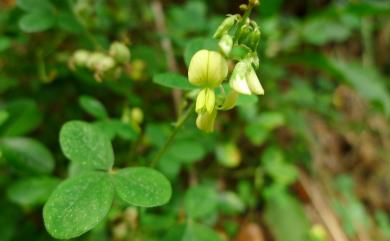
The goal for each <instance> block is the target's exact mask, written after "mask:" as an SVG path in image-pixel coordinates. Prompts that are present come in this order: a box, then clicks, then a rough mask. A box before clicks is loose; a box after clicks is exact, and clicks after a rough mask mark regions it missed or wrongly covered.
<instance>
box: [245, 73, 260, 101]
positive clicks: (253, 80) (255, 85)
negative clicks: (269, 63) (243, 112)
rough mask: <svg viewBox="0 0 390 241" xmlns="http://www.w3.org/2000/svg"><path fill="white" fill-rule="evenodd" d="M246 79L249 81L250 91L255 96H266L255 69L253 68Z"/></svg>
mask: <svg viewBox="0 0 390 241" xmlns="http://www.w3.org/2000/svg"><path fill="white" fill-rule="evenodd" d="M246 78H247V81H248V86H249V89H250V91H251V92H252V93H253V94H256V95H264V89H263V86H261V83H260V81H259V78H257V74H256V72H255V70H254V69H253V68H251V70H250V71H249V73H248V74H247V77H246Z"/></svg>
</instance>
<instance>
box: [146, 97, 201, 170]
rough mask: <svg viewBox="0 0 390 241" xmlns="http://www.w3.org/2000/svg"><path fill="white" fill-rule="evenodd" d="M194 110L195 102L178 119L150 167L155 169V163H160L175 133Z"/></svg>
mask: <svg viewBox="0 0 390 241" xmlns="http://www.w3.org/2000/svg"><path fill="white" fill-rule="evenodd" d="M194 109H195V102H193V103H192V104H191V105H190V107H188V109H187V110H186V111H185V112H184V113H183V114H182V115H181V116H180V117H179V119H178V120H177V122H176V124H175V128H174V129H173V131H172V132H171V134H170V135H169V137H168V139H167V140H166V142H165V143H164V145H163V147H162V148H161V149H160V150H159V151H158V153H157V154H156V156H155V157H154V159H153V160H152V162H151V163H150V166H151V167H155V166H156V165H157V163H158V162H159V161H160V159H161V158H162V157H163V156H164V154H165V152H166V151H167V150H168V148H169V147H170V145H171V144H172V142H173V140H174V139H175V137H176V135H177V133H178V132H179V130H180V128H181V127H182V126H183V125H184V124H185V123H186V121H187V120H188V119H189V118H190V116H191V114H192V113H193V111H194Z"/></svg>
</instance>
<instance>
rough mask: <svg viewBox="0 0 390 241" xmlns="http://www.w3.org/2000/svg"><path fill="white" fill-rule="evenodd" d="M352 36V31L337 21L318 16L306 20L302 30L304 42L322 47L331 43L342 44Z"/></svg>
mask: <svg viewBox="0 0 390 241" xmlns="http://www.w3.org/2000/svg"><path fill="white" fill-rule="evenodd" d="M351 34H352V29H351V28H350V27H348V26H347V25H346V24H343V23H342V22H340V21H338V20H337V19H334V18H331V17H328V16H318V17H315V18H312V19H310V20H308V21H307V22H306V23H305V24H304V25H303V29H302V35H303V38H304V40H305V41H307V42H308V43H311V44H315V45H322V44H325V43H328V42H331V41H334V42H342V41H344V40H346V39H347V38H348V37H349V36H350V35H351Z"/></svg>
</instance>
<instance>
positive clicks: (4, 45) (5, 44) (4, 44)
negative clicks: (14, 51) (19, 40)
mask: <svg viewBox="0 0 390 241" xmlns="http://www.w3.org/2000/svg"><path fill="white" fill-rule="evenodd" d="M11 43H12V42H11V38H7V37H0V52H2V51H4V50H6V49H8V48H9V47H10V46H11Z"/></svg>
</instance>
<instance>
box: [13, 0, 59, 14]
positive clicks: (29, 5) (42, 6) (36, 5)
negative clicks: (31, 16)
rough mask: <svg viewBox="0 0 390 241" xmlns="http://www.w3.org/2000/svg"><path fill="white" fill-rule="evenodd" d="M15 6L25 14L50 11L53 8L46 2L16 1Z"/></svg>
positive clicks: (46, 0)
mask: <svg viewBox="0 0 390 241" xmlns="http://www.w3.org/2000/svg"><path fill="white" fill-rule="evenodd" d="M16 4H17V6H18V7H20V8H21V9H23V10H24V11H27V12H35V11H44V10H50V9H51V8H52V7H53V6H52V5H51V4H50V2H49V1H48V0H17V1H16Z"/></svg>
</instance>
